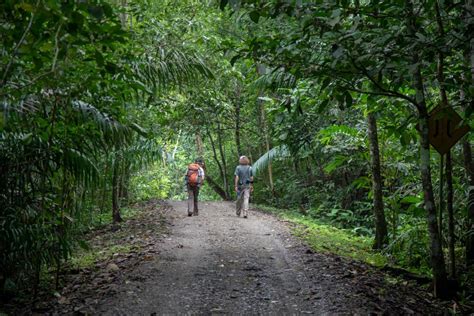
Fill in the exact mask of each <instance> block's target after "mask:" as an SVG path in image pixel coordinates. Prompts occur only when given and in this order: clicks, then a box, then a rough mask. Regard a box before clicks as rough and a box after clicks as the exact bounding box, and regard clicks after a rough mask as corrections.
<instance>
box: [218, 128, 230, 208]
mask: <svg viewBox="0 0 474 316" xmlns="http://www.w3.org/2000/svg"><path fill="white" fill-rule="evenodd" d="M222 134H223V131H222V129H221V123H220V122H217V143H218V145H219V153H220V155H221V160H222V180H223V182H224V190H225V194H226V196H227V198H226V200H229V199H230V189H229V183H228V179H227V163H226V160H225V150H224V147H223V146H224V145H223V142H222Z"/></svg>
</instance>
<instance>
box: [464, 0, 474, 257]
mask: <svg viewBox="0 0 474 316" xmlns="http://www.w3.org/2000/svg"><path fill="white" fill-rule="evenodd" d="M466 2H467V4H466V7H465V19H466V21H469V20H471V19H472V18H473V17H474V0H468V1H466ZM473 32H474V24H473V23H470V24H469V30H468V34H472V33H473ZM465 58H466V61H467V63H468V65H469V69H470V73H469V74H467V75H466V76H465V81H466V83H467V84H466V91H469V90H472V88H473V86H474V38H471V40H470V44H469V48H468V49H467V51H466V53H465ZM469 108H474V98H473V97H472V95H471V97H470V100H469V103H468V104H466V108H465V110H466V112H467V111H468V109H469ZM463 155H464V168H465V170H466V177H467V181H468V188H469V193H468V197H467V238H466V264H467V265H469V266H470V265H474V165H473V162H472V150H471V143H470V142H469V138H468V135H466V136H465V137H464V140H463Z"/></svg>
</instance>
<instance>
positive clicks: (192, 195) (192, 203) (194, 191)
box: [188, 185, 199, 215]
mask: <svg viewBox="0 0 474 316" xmlns="http://www.w3.org/2000/svg"><path fill="white" fill-rule="evenodd" d="M198 195H199V187H197V186H190V185H188V215H190V214H192V213H194V215H198Z"/></svg>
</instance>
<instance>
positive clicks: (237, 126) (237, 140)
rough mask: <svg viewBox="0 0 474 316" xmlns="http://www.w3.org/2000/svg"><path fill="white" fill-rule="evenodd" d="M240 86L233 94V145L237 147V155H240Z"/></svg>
mask: <svg viewBox="0 0 474 316" xmlns="http://www.w3.org/2000/svg"><path fill="white" fill-rule="evenodd" d="M240 93H241V92H240V87H239V88H238V89H237V92H236V96H235V145H236V147H237V157H240V156H241V155H242V145H241V144H240V107H241V105H242V104H241V99H240Z"/></svg>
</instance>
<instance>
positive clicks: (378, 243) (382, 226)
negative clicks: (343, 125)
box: [367, 113, 388, 249]
mask: <svg viewBox="0 0 474 316" xmlns="http://www.w3.org/2000/svg"><path fill="white" fill-rule="evenodd" d="M367 120H368V128H369V143H370V157H371V167H372V190H373V196H374V219H375V242H374V246H373V248H374V249H382V248H383V247H384V246H385V245H386V244H387V242H388V234H387V221H386V220H385V212H384V206H383V192H382V175H381V172H380V154H379V140H378V136H377V121H376V120H375V116H374V114H373V113H369V115H368V116H367Z"/></svg>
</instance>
